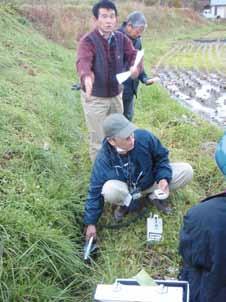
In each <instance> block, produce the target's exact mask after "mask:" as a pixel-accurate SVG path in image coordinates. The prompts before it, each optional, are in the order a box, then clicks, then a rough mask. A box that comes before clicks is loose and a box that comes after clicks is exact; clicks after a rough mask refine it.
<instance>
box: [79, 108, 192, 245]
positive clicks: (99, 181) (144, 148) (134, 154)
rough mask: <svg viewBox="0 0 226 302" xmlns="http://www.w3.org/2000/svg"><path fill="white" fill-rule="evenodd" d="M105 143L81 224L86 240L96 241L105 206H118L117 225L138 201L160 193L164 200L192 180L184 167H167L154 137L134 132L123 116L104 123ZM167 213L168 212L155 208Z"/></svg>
mask: <svg viewBox="0 0 226 302" xmlns="http://www.w3.org/2000/svg"><path fill="white" fill-rule="evenodd" d="M103 130H104V134H105V139H104V141H103V144H102V147H101V149H100V151H99V153H98V155H97V157H96V160H95V162H94V166H93V170H92V174H91V181H90V187H89V192H88V197H87V200H86V204H85V213H84V223H85V225H86V226H87V227H86V239H87V240H88V239H89V238H90V237H91V236H94V237H96V225H97V222H98V219H99V218H100V216H101V214H102V211H103V207H104V203H105V202H109V203H111V204H114V205H117V206H118V207H117V208H116V210H115V212H114V216H115V219H116V220H117V221H119V220H120V219H122V218H123V216H124V215H125V213H127V212H128V211H129V210H130V209H132V208H135V207H136V204H137V203H138V202H139V197H141V196H142V197H143V196H148V197H149V198H150V200H155V202H156V196H155V194H153V192H154V191H155V192H156V189H159V190H160V192H161V193H162V194H164V195H165V196H168V195H169V192H170V190H175V189H178V188H182V187H184V186H185V185H186V184H187V183H189V182H190V181H191V179H192V176H193V170H192V167H191V166H190V165H189V164H187V163H169V158H168V153H169V151H168V150H167V149H166V148H165V147H164V146H163V145H162V144H161V142H160V141H159V139H158V138H157V137H155V136H154V134H153V133H151V132H149V131H147V130H143V129H137V128H136V127H135V125H134V124H133V123H131V122H130V121H129V120H127V119H126V118H125V117H124V116H123V114H120V113H115V114H111V115H109V116H108V117H107V118H106V119H105V120H104V123H103ZM157 205H159V206H160V209H162V210H165V212H168V208H167V207H165V206H164V205H162V204H161V201H159V203H158V204H157Z"/></svg>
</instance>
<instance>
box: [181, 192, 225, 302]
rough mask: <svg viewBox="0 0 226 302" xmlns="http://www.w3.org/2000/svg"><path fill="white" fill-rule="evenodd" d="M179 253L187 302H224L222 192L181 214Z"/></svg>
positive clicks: (223, 203)
mask: <svg viewBox="0 0 226 302" xmlns="http://www.w3.org/2000/svg"><path fill="white" fill-rule="evenodd" d="M179 252H180V254H181V255H182V257H183V261H184V266H183V269H182V273H181V278H182V279H183V280H187V281H188V282H189V284H190V294H191V295H190V302H225V301H226V193H221V194H219V195H216V196H212V197H209V198H207V199H205V200H203V201H202V202H201V203H200V204H198V205H196V206H194V207H192V208H191V209H190V210H189V211H188V213H187V214H186V216H185V217H184V225H183V227H182V230H181V233H180V246H179Z"/></svg>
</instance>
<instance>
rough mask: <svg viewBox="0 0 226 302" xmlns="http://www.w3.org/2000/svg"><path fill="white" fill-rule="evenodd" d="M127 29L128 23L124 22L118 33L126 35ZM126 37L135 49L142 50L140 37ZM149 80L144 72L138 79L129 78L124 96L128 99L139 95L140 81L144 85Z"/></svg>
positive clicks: (127, 67)
mask: <svg viewBox="0 0 226 302" xmlns="http://www.w3.org/2000/svg"><path fill="white" fill-rule="evenodd" d="M125 27H126V22H124V23H123V24H122V26H121V27H120V28H119V29H118V31H120V32H122V33H124V34H125V35H126V32H125ZM126 36H127V37H128V38H129V39H130V40H131V41H132V43H133V46H134V48H135V49H137V50H141V49H142V43H141V38H140V37H138V38H136V39H132V38H131V37H129V36H128V35H126ZM130 67H131V66H129V65H127V66H125V70H128V69H129V68H130ZM147 80H148V76H147V74H146V72H145V71H144V70H143V71H142V72H141V73H140V74H139V77H138V78H137V79H132V78H129V79H128V80H126V81H125V82H124V83H123V86H124V87H123V94H124V95H126V96H127V97H131V96H133V95H137V89H138V85H139V81H141V82H142V83H146V81H147Z"/></svg>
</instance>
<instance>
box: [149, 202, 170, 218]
mask: <svg viewBox="0 0 226 302" xmlns="http://www.w3.org/2000/svg"><path fill="white" fill-rule="evenodd" d="M150 201H151V203H152V204H153V205H154V206H155V207H156V208H157V209H158V210H159V211H161V212H163V213H164V214H167V215H169V214H171V212H172V208H170V207H169V206H168V203H167V201H166V200H159V199H150Z"/></svg>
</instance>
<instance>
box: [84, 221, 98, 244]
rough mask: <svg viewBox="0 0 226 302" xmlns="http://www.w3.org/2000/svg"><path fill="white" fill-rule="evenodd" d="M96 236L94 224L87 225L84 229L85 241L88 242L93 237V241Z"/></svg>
mask: <svg viewBox="0 0 226 302" xmlns="http://www.w3.org/2000/svg"><path fill="white" fill-rule="evenodd" d="M96 236H97V231H96V226H95V225H94V224H89V225H88V226H87V228H86V240H89V239H90V237H94V239H96Z"/></svg>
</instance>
